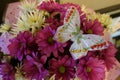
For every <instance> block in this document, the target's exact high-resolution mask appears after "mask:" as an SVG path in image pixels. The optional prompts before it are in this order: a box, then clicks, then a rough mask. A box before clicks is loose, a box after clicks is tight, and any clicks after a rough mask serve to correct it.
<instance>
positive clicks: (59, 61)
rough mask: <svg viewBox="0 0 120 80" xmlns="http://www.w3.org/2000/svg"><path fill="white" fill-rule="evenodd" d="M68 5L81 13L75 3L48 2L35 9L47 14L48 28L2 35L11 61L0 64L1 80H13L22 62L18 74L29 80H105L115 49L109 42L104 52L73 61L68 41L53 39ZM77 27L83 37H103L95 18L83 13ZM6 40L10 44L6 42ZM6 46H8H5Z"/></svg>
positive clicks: (62, 21)
mask: <svg viewBox="0 0 120 80" xmlns="http://www.w3.org/2000/svg"><path fill="white" fill-rule="evenodd" d="M70 6H74V7H76V9H77V10H78V12H79V14H83V13H84V12H83V11H82V10H81V8H80V7H79V6H78V5H75V4H71V3H70V4H58V3H56V2H53V1H52V0H50V1H49V2H43V3H41V4H40V5H39V6H38V10H44V11H47V12H48V13H49V14H50V16H46V19H45V23H47V25H46V26H45V27H43V28H42V29H41V30H38V31H37V32H36V33H35V34H32V33H31V32H30V31H24V32H20V33H19V34H17V36H16V37H12V38H10V40H9V38H8V37H10V35H8V34H6V35H8V36H7V37H5V35H1V37H0V40H1V43H0V44H2V45H3V46H2V47H1V52H9V56H11V60H10V61H9V62H4V61H2V58H1V63H0V75H2V77H3V80H15V73H16V71H17V70H16V68H15V66H16V64H18V63H22V65H23V66H22V69H21V71H22V72H21V73H22V74H23V76H24V77H27V78H28V79H30V80H32V79H35V80H42V79H47V78H48V77H51V76H53V75H54V74H55V80H58V79H60V78H62V80H70V79H74V78H75V77H78V78H80V79H81V80H104V78H105V71H106V69H107V70H110V69H111V68H112V66H113V65H114V60H115V53H116V48H115V47H114V45H113V44H112V43H111V42H108V44H109V46H108V48H106V49H103V50H95V51H88V53H87V55H86V56H83V57H82V58H79V59H77V60H74V59H73V58H72V56H71V54H70V52H69V48H70V45H71V44H72V42H71V41H67V42H66V43H60V42H58V41H56V40H54V39H53V37H54V35H55V33H56V30H57V28H58V27H59V26H61V25H63V24H64V17H65V14H66V11H67V9H68V8H69V7H70ZM80 21H81V22H80V23H81V24H80V26H81V30H82V31H83V34H96V35H100V36H102V35H104V33H103V31H104V27H103V26H102V25H101V23H100V22H99V21H98V20H97V19H95V20H94V21H92V20H88V19H86V14H83V15H81V16H80ZM8 41H9V43H8ZM4 45H8V46H4Z"/></svg>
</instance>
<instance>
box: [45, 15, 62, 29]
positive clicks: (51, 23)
mask: <svg viewBox="0 0 120 80" xmlns="http://www.w3.org/2000/svg"><path fill="white" fill-rule="evenodd" d="M46 23H47V24H49V26H50V27H51V28H52V29H54V30H57V28H58V27H59V26H61V25H63V22H62V21H61V20H60V21H59V20H57V19H54V18H51V17H50V18H47V19H46Z"/></svg>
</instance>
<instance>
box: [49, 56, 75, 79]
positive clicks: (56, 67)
mask: <svg viewBox="0 0 120 80" xmlns="http://www.w3.org/2000/svg"><path fill="white" fill-rule="evenodd" d="M75 65H76V63H75V61H74V60H73V59H72V58H71V57H68V56H64V57H63V58H60V59H58V60H57V59H52V60H51V61H50V68H49V70H50V74H51V76H52V75H54V74H55V80H58V79H60V78H62V80H70V79H71V78H74V77H75Z"/></svg>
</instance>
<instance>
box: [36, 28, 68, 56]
mask: <svg viewBox="0 0 120 80" xmlns="http://www.w3.org/2000/svg"><path fill="white" fill-rule="evenodd" d="M54 34H55V31H54V30H52V29H51V27H45V28H44V29H43V30H40V31H39V32H38V33H37V35H36V43H37V44H38V46H39V50H40V51H41V53H43V54H46V55H47V56H50V55H51V53H52V52H53V54H54V56H55V57H57V56H58V51H60V52H64V49H63V47H65V46H66V44H62V43H59V42H57V41H55V40H53V36H54Z"/></svg>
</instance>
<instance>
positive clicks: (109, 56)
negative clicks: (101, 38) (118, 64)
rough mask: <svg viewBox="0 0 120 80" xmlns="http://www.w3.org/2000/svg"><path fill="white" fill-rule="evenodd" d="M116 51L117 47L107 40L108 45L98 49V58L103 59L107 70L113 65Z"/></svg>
mask: <svg viewBox="0 0 120 80" xmlns="http://www.w3.org/2000/svg"><path fill="white" fill-rule="evenodd" d="M116 52H117V49H116V48H115V46H114V45H113V44H112V43H111V42H109V47H108V48H107V49H104V50H102V51H100V58H101V59H103V60H104V61H105V65H106V67H107V70H110V69H111V68H112V67H113V65H115V60H116V58H115V54H116Z"/></svg>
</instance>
